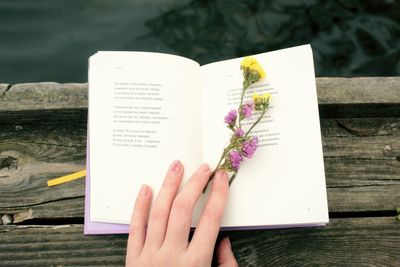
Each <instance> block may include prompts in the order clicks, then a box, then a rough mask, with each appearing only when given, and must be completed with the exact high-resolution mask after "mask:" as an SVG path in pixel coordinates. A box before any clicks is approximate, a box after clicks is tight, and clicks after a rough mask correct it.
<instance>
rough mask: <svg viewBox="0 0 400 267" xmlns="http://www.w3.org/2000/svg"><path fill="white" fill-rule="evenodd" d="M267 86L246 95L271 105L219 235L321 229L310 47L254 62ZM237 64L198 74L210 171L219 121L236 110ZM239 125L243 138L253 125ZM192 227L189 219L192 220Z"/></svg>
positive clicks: (223, 133) (219, 146) (221, 127)
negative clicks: (264, 228) (256, 229)
mask: <svg viewBox="0 0 400 267" xmlns="http://www.w3.org/2000/svg"><path fill="white" fill-rule="evenodd" d="M254 57H255V58H256V59H257V60H258V62H259V63H260V64H261V65H262V66H263V68H264V70H265V72H266V78H265V79H263V80H260V81H258V82H257V83H255V84H254V85H252V86H251V87H250V88H249V89H248V91H247V92H246V95H245V98H244V103H245V102H246V101H248V100H251V97H252V95H253V93H255V92H256V93H258V94H263V93H265V92H268V93H270V94H271V96H272V99H271V102H270V108H269V110H268V112H267V113H266V116H265V117H264V119H263V120H262V122H261V123H259V124H258V125H257V126H256V127H255V128H254V130H253V132H252V133H253V134H254V135H257V136H258V138H259V141H260V142H259V148H258V150H257V151H256V153H255V155H254V156H253V158H252V159H250V160H248V159H245V160H244V161H243V162H242V165H241V167H240V170H239V172H238V175H237V177H236V179H235V180H234V182H233V184H232V185H231V188H230V192H229V194H230V195H229V201H228V206H227V209H226V210H225V215H224V219H223V225H222V226H226V227H236V226H258V225H270V226H274V225H294V224H299V225H301V224H314V223H323V222H327V221H328V208H327V197H326V188H325V175H324V165H323V154H322V144H321V135H320V126H319V116H318V103H317V95H316V86H315V77H314V66H313V58H312V51H311V47H310V46H309V45H305V46H299V47H294V48H289V49H283V50H278V51H274V52H269V53H264V54H259V55H255V56H254ZM241 61H242V59H241V58H238V59H233V60H227V61H221V62H217V63H213V64H209V65H205V66H202V67H201V70H202V84H203V87H202V97H203V103H204V105H203V107H202V115H203V117H202V118H203V127H202V129H203V144H204V145H203V155H204V161H205V162H208V163H210V165H213V166H212V167H215V166H216V164H217V162H218V160H219V157H220V156H221V153H222V151H223V148H224V146H226V145H227V144H228V142H229V139H230V136H231V133H232V132H231V131H230V130H229V129H228V128H227V127H226V124H225V123H224V117H225V115H226V114H227V113H228V111H229V110H231V109H237V108H238V105H239V102H240V94H241V91H242V88H243V87H242V82H243V76H242V71H241V70H240V63H241ZM258 114H259V113H255V115H253V119H252V120H251V121H244V127H243V128H244V129H245V130H247V129H248V128H249V127H250V125H251V124H253V122H254V121H255V119H256V118H257V115H258ZM194 220H196V218H195V219H194Z"/></svg>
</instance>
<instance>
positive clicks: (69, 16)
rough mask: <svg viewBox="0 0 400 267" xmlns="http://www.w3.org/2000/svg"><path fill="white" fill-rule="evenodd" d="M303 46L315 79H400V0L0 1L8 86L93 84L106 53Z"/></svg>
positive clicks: (209, 54)
mask: <svg viewBox="0 0 400 267" xmlns="http://www.w3.org/2000/svg"><path fill="white" fill-rule="evenodd" d="M305 43H311V45H312V47H313V51H314V60H315V65H316V75H317V76H395V75H397V76H398V75H400V60H399V59H400V1H395V0H391V1H390V0H386V1H382V0H376V1H372V0H364V1H356V0H347V1H346V0H336V1H312V0H310V1H305V0H303V1H295V0H280V1H277V0H275V1H272V0H271V1H255V0H254V1H172V0H170V1H167V0H164V1H163V0H146V1H145V0H140V1H127V0H124V1H111V0H101V1H83V0H75V1H73V0H43V1H27V0H0V83H1V82H8V83H17V82H30V81H58V82H85V81H86V80H87V58H88V57H89V56H90V55H92V54H94V53H95V52H96V51H98V50H139V51H157V52H166V53H173V54H178V55H182V56H185V57H189V58H192V59H194V60H196V61H198V62H199V63H201V64H204V63H208V62H212V61H217V60H222V59H227V58H234V57H238V56H243V55H247V54H254V53H259V52H265V51H270V50H276V49H280V48H285V47H290V46H294V45H300V44H305Z"/></svg>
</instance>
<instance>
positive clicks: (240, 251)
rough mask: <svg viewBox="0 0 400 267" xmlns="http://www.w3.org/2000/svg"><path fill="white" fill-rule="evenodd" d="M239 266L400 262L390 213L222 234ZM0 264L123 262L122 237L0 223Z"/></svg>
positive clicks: (399, 233) (398, 228)
mask: <svg viewBox="0 0 400 267" xmlns="http://www.w3.org/2000/svg"><path fill="white" fill-rule="evenodd" d="M223 235H228V236H230V239H231V242H232V247H233V250H234V253H235V255H236V257H237V259H238V261H239V264H240V266H283V265H284V266H310V265H311V266H398V263H399V262H400V243H399V242H398V241H399V240H400V223H399V222H397V221H396V219H395V218H394V217H384V218H349V219H333V220H331V223H329V225H328V226H327V227H326V228H312V229H306V228H297V229H275V230H257V231H238V232H225V233H223ZM0 236H1V242H0V262H1V264H2V266H21V265H28V264H29V265H30V266H48V265H54V266H56V265H74V266H83V265H102V266H105V265H107V266H122V265H123V264H124V260H125V253H126V240H127V236H126V235H104V236H84V235H83V227H82V225H59V226H39V225H37V226H0Z"/></svg>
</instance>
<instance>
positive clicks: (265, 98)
mask: <svg viewBox="0 0 400 267" xmlns="http://www.w3.org/2000/svg"><path fill="white" fill-rule="evenodd" d="M270 99H271V95H270V94H269V93H265V94H263V95H262V96H260V95H259V94H253V102H254V108H255V110H265V109H267V108H268V106H269V100H270Z"/></svg>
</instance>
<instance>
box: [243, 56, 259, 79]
mask: <svg viewBox="0 0 400 267" xmlns="http://www.w3.org/2000/svg"><path fill="white" fill-rule="evenodd" d="M240 68H241V69H242V70H243V72H249V73H255V74H257V76H258V79H257V80H259V79H262V78H264V77H265V72H264V70H263V68H262V67H261V65H260V63H258V61H257V60H256V59H255V58H253V57H245V58H244V59H243V60H242V63H241V64H240Z"/></svg>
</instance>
